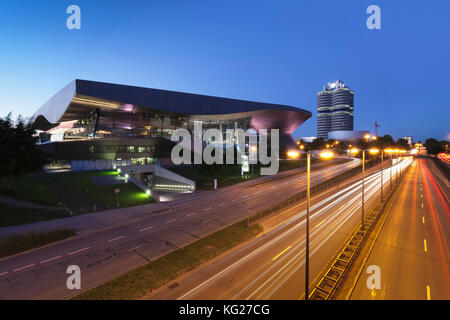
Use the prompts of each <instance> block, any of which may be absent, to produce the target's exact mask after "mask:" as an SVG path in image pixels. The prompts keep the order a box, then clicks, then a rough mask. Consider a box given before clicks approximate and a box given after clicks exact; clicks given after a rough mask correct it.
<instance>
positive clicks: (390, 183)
mask: <svg viewBox="0 0 450 320" xmlns="http://www.w3.org/2000/svg"><path fill="white" fill-rule="evenodd" d="M384 151H385V152H387V153H390V154H391V165H390V167H389V190H392V154H393V153H394V150H392V149H386V150H384Z"/></svg>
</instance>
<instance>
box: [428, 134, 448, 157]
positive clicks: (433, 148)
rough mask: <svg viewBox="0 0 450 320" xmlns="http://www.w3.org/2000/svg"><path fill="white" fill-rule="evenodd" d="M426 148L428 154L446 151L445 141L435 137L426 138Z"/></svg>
mask: <svg viewBox="0 0 450 320" xmlns="http://www.w3.org/2000/svg"><path fill="white" fill-rule="evenodd" d="M425 148H427V153H428V154H438V153H440V152H444V151H445V141H440V142H439V141H437V140H436V139H434V138H429V139H427V140H425Z"/></svg>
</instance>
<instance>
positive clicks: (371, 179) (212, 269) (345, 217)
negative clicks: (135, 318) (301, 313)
mask: <svg viewBox="0 0 450 320" xmlns="http://www.w3.org/2000/svg"><path fill="white" fill-rule="evenodd" d="M411 161H412V160H411V159H408V160H404V161H403V162H400V163H398V164H397V166H396V167H395V168H394V172H395V170H396V169H398V168H399V167H400V166H401V167H406V166H407V165H408V164H409V163H410V162H411ZM380 175H381V173H380V172H379V170H377V171H376V172H375V173H372V174H371V175H369V176H367V178H366V181H365V194H366V201H365V203H366V208H369V207H370V206H371V205H373V204H374V203H375V201H377V200H378V199H379V196H380V195H379V190H380V185H381V179H380ZM389 176H390V169H385V170H384V171H383V179H384V188H385V189H386V188H389ZM312 179H313V181H314V178H312ZM386 190H387V189H386ZM305 214H306V213H305V204H304V203H301V204H299V205H296V206H294V207H293V208H289V209H288V210H286V212H283V213H282V215H283V216H284V217H285V219H283V220H282V222H281V223H274V224H273V226H272V228H271V229H270V230H268V231H267V232H265V234H264V235H262V236H260V237H258V238H256V239H254V240H252V241H250V242H248V243H246V244H245V245H242V246H240V247H239V248H237V249H235V250H231V251H230V252H228V253H227V254H224V255H222V256H221V257H220V258H218V259H216V260H215V261H213V262H211V263H209V264H207V265H205V266H203V267H201V268H199V269H197V270H196V271H194V272H192V273H190V274H189V275H187V276H184V277H182V278H181V279H178V280H176V282H175V283H171V284H169V285H168V286H167V287H165V288H162V289H160V290H158V291H156V292H154V293H153V294H151V295H150V296H149V297H147V298H149V299H299V298H301V297H302V296H303V295H304V279H305V269H304V261H305ZM360 214H361V181H360V180H358V181H356V182H355V181H353V182H351V183H349V184H348V185H342V186H340V187H338V188H334V189H333V190H329V191H328V192H325V193H323V194H320V195H318V196H316V197H313V198H312V206H311V219H310V223H311V224H310V235H311V237H310V257H311V258H310V279H311V280H310V283H312V282H313V280H314V279H315V278H316V277H317V276H318V275H319V274H320V272H321V270H322V268H323V267H324V265H326V263H327V262H329V260H330V258H331V257H332V256H333V255H334V254H335V253H336V251H337V249H338V248H339V247H340V246H341V245H342V243H343V241H344V240H345V239H346V238H347V237H348V235H349V234H350V233H351V231H352V230H353V229H354V228H355V227H356V226H357V225H358V224H359V223H360V221H361V220H360V219H361V215H360ZM274 219H275V220H276V217H275V218H274ZM278 222H280V221H278ZM267 224H270V222H267Z"/></svg>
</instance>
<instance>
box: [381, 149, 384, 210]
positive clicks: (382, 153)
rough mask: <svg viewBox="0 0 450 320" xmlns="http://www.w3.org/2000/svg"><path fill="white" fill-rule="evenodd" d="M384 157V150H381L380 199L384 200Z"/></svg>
mask: <svg viewBox="0 0 450 320" xmlns="http://www.w3.org/2000/svg"><path fill="white" fill-rule="evenodd" d="M383 157H384V150H381V189H380V192H381V193H380V200H381V201H383V160H384V159H383Z"/></svg>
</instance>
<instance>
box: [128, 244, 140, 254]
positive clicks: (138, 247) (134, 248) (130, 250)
mask: <svg viewBox="0 0 450 320" xmlns="http://www.w3.org/2000/svg"><path fill="white" fill-rule="evenodd" d="M143 246H144V244H143V245H141V246H137V247H134V248H132V249H130V250H128V252H130V251H133V250H136V249H139V248H142V247H143Z"/></svg>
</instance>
